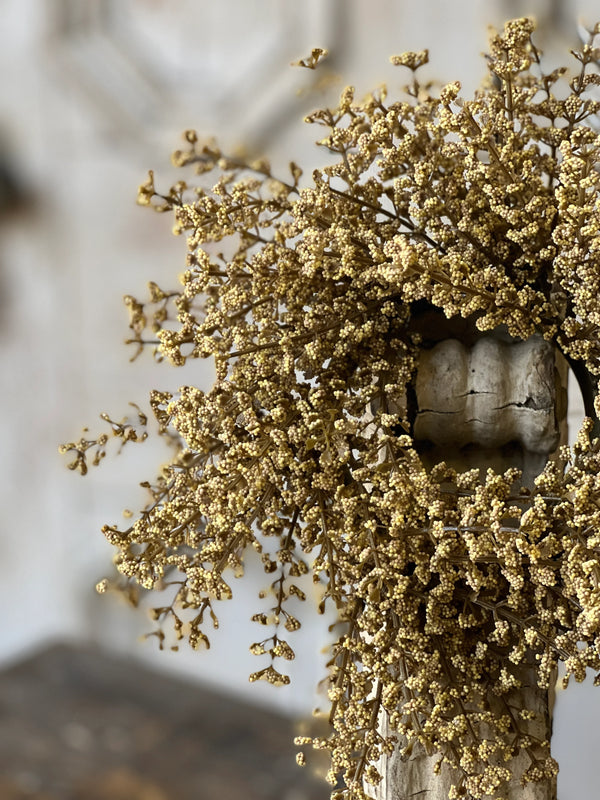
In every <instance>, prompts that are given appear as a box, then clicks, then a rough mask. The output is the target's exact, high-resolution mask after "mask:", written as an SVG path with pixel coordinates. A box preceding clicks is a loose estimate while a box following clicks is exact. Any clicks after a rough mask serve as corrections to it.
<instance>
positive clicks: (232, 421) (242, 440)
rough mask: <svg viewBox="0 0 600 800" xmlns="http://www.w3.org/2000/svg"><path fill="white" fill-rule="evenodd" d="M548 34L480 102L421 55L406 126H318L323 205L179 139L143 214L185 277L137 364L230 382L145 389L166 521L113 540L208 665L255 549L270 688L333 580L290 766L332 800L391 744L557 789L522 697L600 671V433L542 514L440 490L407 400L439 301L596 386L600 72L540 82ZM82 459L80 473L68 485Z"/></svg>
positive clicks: (357, 109) (504, 67)
mask: <svg viewBox="0 0 600 800" xmlns="http://www.w3.org/2000/svg"><path fill="white" fill-rule="evenodd" d="M533 29H534V26H533V24H532V22H531V21H529V20H527V19H520V20H513V21H511V22H509V23H507V25H506V27H505V30H504V33H503V34H502V35H497V36H495V37H494V39H493V40H492V42H491V49H490V54H489V57H488V68H489V73H490V76H489V79H488V82H487V83H486V84H485V85H484V87H483V88H482V89H481V90H480V91H479V92H478V93H476V95H475V97H474V99H472V100H462V99H459V89H460V87H459V85H458V84H457V83H452V84H449V85H447V86H445V87H444V88H442V89H441V91H435V90H434V89H433V87H432V85H430V84H424V83H422V82H420V80H419V77H418V73H419V68H420V67H421V66H422V65H423V64H425V63H426V62H427V53H426V51H423V52H421V53H405V54H404V55H402V56H398V57H396V58H394V59H393V61H394V63H396V64H398V65H402V66H404V67H408V69H409V70H410V71H411V73H412V82H411V84H410V86H408V87H407V88H406V90H405V92H404V95H403V97H402V99H400V100H398V101H389V100H388V99H387V97H386V91H385V89H380V90H379V91H377V92H375V93H373V94H372V95H370V96H369V97H367V98H366V99H365V100H363V101H361V102H358V101H357V100H356V99H355V98H354V95H353V91H352V89H351V88H348V89H346V90H345V91H344V92H343V94H342V96H341V99H340V103H339V105H338V107H337V108H333V109H324V110H320V111H316V112H315V113H314V114H312V115H311V116H310V117H309V118H308V121H309V122H311V123H314V124H317V125H321V126H323V127H324V129H325V135H324V138H322V139H321V141H320V144H321V145H322V146H324V147H325V148H326V149H327V150H328V151H329V152H330V153H333V154H334V156H335V158H334V163H333V164H332V165H331V166H327V167H325V168H324V169H321V170H316V171H315V172H314V173H313V175H312V180H310V181H308V180H306V181H303V180H302V172H301V170H300V168H299V167H298V166H297V165H295V164H293V163H292V164H291V165H290V177H289V178H277V177H275V176H273V175H272V173H271V170H270V167H269V165H268V164H267V163H266V162H253V163H246V162H244V161H240V160H233V159H230V158H227V157H226V156H224V155H223V154H222V153H221V152H220V151H219V149H218V148H217V147H216V146H212V145H211V146H202V145H201V144H200V143H199V142H198V141H197V137H196V135H195V134H194V133H193V132H188V133H187V134H186V140H187V146H186V148H185V149H184V150H181V151H178V152H176V153H175V155H174V161H175V164H176V165H178V166H180V167H182V168H184V169H186V170H187V171H188V173H189V174H191V175H192V178H191V179H189V181H190V182H189V183H187V182H184V181H181V182H179V183H177V184H176V185H175V186H174V187H173V188H172V189H171V190H170V191H169V192H168V193H167V194H159V193H158V192H157V191H156V190H155V186H154V181H153V176H152V173H151V174H150V179H149V180H148V182H147V183H145V184H144V185H143V186H142V187H141V189H140V195H139V201H140V203H142V204H145V205H150V206H152V207H153V208H154V209H156V210H158V211H165V212H172V213H173V214H174V218H175V233H185V234H186V235H187V237H188V245H189V253H188V257H187V268H186V271H185V273H184V274H183V276H182V278H181V284H182V285H181V287H180V288H179V289H177V290H176V291H172V292H165V291H162V290H161V289H159V288H158V287H157V286H156V285H155V284H151V297H150V299H149V301H148V302H146V303H141V302H138V301H136V300H134V299H132V298H128V299H127V302H128V304H129V308H130V311H131V328H132V330H133V339H132V341H134V342H135V343H137V345H138V347H139V348H140V349H141V348H143V347H145V346H146V345H148V344H149V345H150V346H151V347H154V348H155V353H156V354H157V355H158V357H160V358H162V357H165V358H167V359H168V360H169V361H170V362H171V363H172V364H174V365H176V366H180V365H182V364H184V363H185V362H186V361H187V360H188V359H194V358H209V357H212V358H213V359H214V363H215V365H216V371H217V378H216V382H215V384H214V386H213V387H212V389H210V391H208V392H206V393H205V392H203V391H201V390H200V389H198V388H197V387H195V386H184V387H182V388H181V389H180V390H179V391H178V392H177V393H175V394H170V393H165V392H157V391H156V392H153V393H152V396H151V405H152V408H153V410H154V414H155V416H156V418H157V420H158V422H159V424H160V430H161V433H163V434H164V435H171V436H176V437H178V438H177V441H178V443H179V444H178V449H177V452H176V455H175V456H174V458H173V460H172V462H171V463H170V464H168V465H167V466H166V467H165V468H164V469H163V471H162V473H161V475H160V477H159V478H158V480H157V481H156V482H155V483H153V484H150V483H147V484H145V485H146V486H147V487H148V489H149V491H150V493H151V496H152V499H151V501H150V503H149V504H148V506H147V507H146V508H145V509H144V510H143V511H142V512H141V514H140V515H139V517H138V518H137V519H136V520H135V522H133V524H132V525H131V526H130V527H128V528H126V529H125V530H121V529H119V528H117V527H115V526H106V527H105V529H104V531H105V534H106V536H107V537H108V539H109V541H110V542H111V543H112V544H114V546H115V547H116V548H117V551H118V553H117V556H116V565H117V568H118V570H119V571H120V572H121V573H122V574H123V575H124V576H126V577H127V579H128V581H130V582H132V583H136V584H139V585H141V586H142V587H145V588H147V589H152V588H157V587H158V588H164V587H165V586H166V585H170V586H172V587H173V592H174V596H173V598H172V601H171V602H170V604H168V605H167V606H164V607H161V608H158V609H156V610H155V617H156V618H157V619H159V620H161V621H164V620H166V619H167V618H170V619H171V620H172V621H173V623H174V625H175V629H176V631H177V634H178V637H179V638H183V637H184V636H185V637H187V638H188V639H189V641H190V643H191V644H192V646H198V645H200V644H201V643H205V644H207V645H208V638H207V634H206V632H205V628H204V623H205V618H206V617H207V615H210V616H211V617H212V619H213V620H216V616H215V602H216V601H217V600H223V599H228V598H230V597H231V595H232V588H231V584H232V578H234V577H239V576H240V575H241V574H242V572H243V563H244V553H245V552H246V551H247V550H248V549H251V550H255V551H257V552H258V553H259V554H260V557H261V558H262V561H263V564H264V569H265V571H266V572H267V573H268V574H269V575H271V576H272V577H273V581H272V583H271V590H272V593H273V597H274V600H273V608H272V610H271V612H270V613H259V614H256V615H255V617H254V619H255V621H256V622H257V623H259V625H262V626H265V628H267V630H265V634H266V638H263V639H262V640H261V641H260V642H257V643H255V644H253V645H252V647H251V650H252V652H254V653H256V654H258V655H263V654H265V655H268V656H270V664H269V665H268V666H266V667H264V668H262V669H261V670H260V671H258V672H256V673H254V674H253V675H252V676H251V680H259V679H261V680H267V681H269V682H270V683H273V684H276V685H277V684H284V683H287V682H288V681H289V678H288V677H287V676H286V675H285V674H284V673H283V672H282V670H281V668H280V667H279V666H278V664H279V663H280V662H281V660H283V661H285V660H286V659H292V658H293V657H294V652H293V649H292V647H291V645H290V643H289V642H288V641H287V638H284V637H287V634H286V633H284V631H289V632H292V631H294V630H296V629H297V628H298V627H299V626H300V622H299V621H298V620H297V619H296V617H295V616H294V615H293V614H292V613H291V611H290V610H289V605H288V601H290V599H291V598H300V599H304V594H303V591H302V590H301V588H299V586H298V585H297V583H295V581H297V578H298V576H301V575H303V574H305V573H307V572H309V571H310V572H312V574H313V577H314V580H315V582H317V583H320V584H322V585H323V587H324V597H323V602H322V606H321V607H322V608H324V607H325V606H326V605H329V604H333V605H334V606H335V607H336V609H337V611H338V613H339V616H340V619H341V621H342V623H343V630H342V632H341V634H340V635H339V638H338V639H337V641H336V642H335V643H334V644H333V647H332V656H331V661H330V668H331V678H330V684H329V698H330V701H331V708H330V712H329V721H330V723H331V732H330V734H329V735H328V736H327V737H324V738H317V739H315V740H310V739H308V738H306V739H305V738H301V739H299V742H298V743H299V744H300V745H305V744H311V743H312V744H313V746H315V747H317V748H320V749H325V750H329V751H330V754H331V770H330V773H329V776H328V778H329V779H330V781H331V783H332V784H336V781H337V780H338V777H339V776H341V777H342V780H343V786H344V788H341V789H340V788H338V789H337V790H335V791H334V793H333V795H332V796H333V797H334V798H336V799H337V800H341V799H342V798H344V799H347V800H349V799H350V798H364V797H366V794H365V788H364V782H365V781H366V782H367V783H372V784H376V783H377V782H378V780H379V775H378V773H377V769H376V766H375V763H376V762H377V760H378V758H379V757H380V755H381V754H382V753H389V752H391V751H392V750H393V748H394V746H395V736H396V735H398V736H400V738H401V739H402V741H404V742H405V744H406V748H407V751H408V750H410V749H412V748H413V747H415V746H416V747H424V748H426V749H427V751H428V752H437V753H439V754H440V759H441V760H444V761H446V762H447V763H449V764H451V765H452V766H454V767H455V768H456V786H455V789H454V791H455V795H454V796H455V797H463V796H469V797H473V798H481V797H484V796H488V795H493V796H495V797H499V796H501V794H502V786H503V783H504V782H505V781H507V780H508V779H509V777H510V774H511V773H510V769H511V766H512V765H511V759H512V758H513V757H514V756H516V755H517V754H518V753H519V752H522V751H526V752H527V753H528V754H529V756H530V766H529V768H528V769H527V770H526V772H525V774H524V775H523V776H522V778H523V781H524V782H527V781H536V780H542V779H544V778H545V777H548V776H550V775H554V774H555V772H556V769H557V766H556V763H555V762H554V760H553V759H552V758H551V757H550V754H549V743H548V742H546V741H540V740H539V739H536V737H535V735H534V733H533V730H534V729H533V728H532V727H531V725H532V719H531V717H532V716H533V713H532V712H531V711H530V710H528V709H523V708H519V707H518V704H517V702H516V701H515V690H516V689H518V685H519V675H522V671H523V669H524V668H526V665H527V664H532V663H533V664H534V665H535V670H536V673H537V680H538V682H539V685H540V686H541V687H547V686H549V685H550V683H551V682H552V681H553V680H554V677H553V676H554V669H555V666H556V664H557V662H559V661H562V662H563V663H564V665H565V669H566V676H567V677H566V678H565V683H566V682H568V680H569V676H573V677H574V678H575V680H577V681H580V680H582V679H583V678H584V676H585V674H586V670H587V668H588V667H590V668H592V669H594V670H596V671H599V670H600V588H599V582H600V444H599V442H598V440H597V439H593V438H592V433H593V432H595V431H593V429H592V425H593V423H592V421H591V419H588V420H586V422H585V423H584V426H583V428H582V430H581V432H580V434H579V438H578V440H577V443H576V444H575V446H574V447H573V448H572V449H568V448H563V450H562V451H561V456H560V459H559V460H556V461H552V462H550V463H548V465H547V467H546V469H545V470H544V472H543V473H542V474H541V475H540V476H539V477H538V478H537V480H536V483H535V488H534V489H532V490H527V489H522V490H520V491H515V481H517V485H518V478H519V476H518V473H517V471H516V470H509V471H508V472H506V473H505V474H503V475H499V474H494V472H493V471H491V470H489V471H488V473H487V475H486V476H485V477H484V478H483V479H480V477H479V475H478V473H477V471H471V472H467V473H463V474H460V473H457V472H456V471H455V470H453V469H450V468H449V467H447V466H446V465H445V464H443V463H442V464H439V465H437V466H435V467H434V468H433V469H431V470H427V469H426V468H425V467H424V465H423V463H422V461H421V459H420V457H419V453H418V451H417V449H416V447H415V443H414V441H413V438H412V436H411V419H410V418H409V415H408V413H407V412H406V410H405V408H406V404H405V403H404V402H403V398H404V395H405V392H406V387H407V385H408V384H409V383H410V382H411V380H412V379H413V377H414V373H415V364H416V358H417V352H418V347H419V337H418V335H417V334H416V333H415V332H414V330H413V329H412V328H411V319H412V317H413V316H414V313H415V309H417V308H419V307H420V305H422V304H423V303H424V302H426V303H427V304H430V305H433V306H435V307H438V308H439V309H442V310H443V312H444V313H445V314H446V316H448V317H453V316H462V317H465V318H471V319H476V324H477V327H478V328H479V329H480V330H481V331H486V330H492V329H494V328H496V327H497V326H499V325H505V326H507V328H508V330H509V332H510V334H511V335H512V336H513V337H516V338H519V339H526V338H528V337H529V336H531V335H532V334H534V333H536V332H537V333H541V334H543V336H544V337H545V338H546V339H548V340H550V341H553V342H555V343H556V345H557V346H558V347H559V348H560V349H561V350H562V351H563V353H565V355H566V356H567V357H568V359H570V361H571V363H572V364H573V365H574V367H575V369H576V371H577V372H578V373H579V374H582V375H584V376H587V384H586V385H587V387H588V388H587V390H586V392H587V393H589V391H592V392H593V391H595V386H596V383H597V379H596V378H594V376H596V375H597V374H598V373H599V372H600V307H599V305H598V297H599V296H600V236H599V233H600V193H599V184H600V171H599V164H600V137H599V136H598V135H597V133H596V132H595V130H594V127H593V125H592V121H593V120H594V116H595V115H596V114H597V113H598V112H599V111H600V103H599V102H598V101H596V100H594V99H593V98H592V97H590V90H592V89H593V88H594V87H595V86H596V85H598V84H599V83H600V75H599V74H598V71H597V69H596V64H597V59H598V52H597V51H596V50H594V48H593V47H592V37H591V38H590V43H589V44H586V45H585V46H583V47H582V48H581V50H579V51H576V52H574V53H573V55H574V57H575V60H576V62H577V69H576V71H575V75H574V77H571V78H569V77H568V76H566V75H565V73H566V70H564V69H558V70H555V71H553V72H551V73H546V72H545V71H544V69H543V67H542V65H541V63H540V52H539V50H538V49H537V47H536V46H535V44H534V43H533V42H532V39H531V35H532V32H533ZM595 32H596V33H597V32H598V28H596V31H595ZM557 87H559V88H557ZM215 174H216V175H217V177H216V178H215V177H214V175H215ZM215 242H218V243H221V244H220V245H219V246H220V247H221V248H222V250H223V252H222V253H221V254H218V255H216V254H215V253H216V249H215V248H214V247H212V243H215ZM149 329H150V330H151V333H150V334H149V335H148V334H147V333H146V331H147V330H149ZM589 387H592V388H591V390H590V388H589ZM584 388H585V386H584ZM594 402H595V405H596V411H597V410H598V407H599V402H600V401H599V400H598V398H597V397H596V399H595V401H594V399H593V395H592V396H590V397H588V408H587V411H588V413H589V414H590V415H595V411H594V407H593V403H594ZM113 430H114V423H113ZM127 430H128V429H127ZM119 435H121V434H119ZM127 437H128V438H134V437H133V436H132V435H131V434H127ZM121 438H124V437H123V436H121ZM84 444H86V445H87V447H89V446H90V444H91V443H90V442H89V441H87V440H86V441H84ZM80 445H81V443H79V444H72V445H70V446H66V448H65V449H66V450H69V449H70V450H72V451H74V452H75V455H76V459H75V462H74V464H73V466H75V467H81V466H82V465H83V464H84V463H85V453H84V449H82V447H81V446H80ZM101 449H102V448H101ZM168 576H170V578H169V581H166V578H167V577H168ZM159 635H160V636H163V635H164V634H163V633H162V631H160V632H159ZM598 681H599V678H598V677H597V678H596V682H598ZM383 714H387V716H388V718H389V723H390V725H391V729H392V731H394V732H395V735H394V736H392V737H387V738H386V737H383V736H382V735H381V733H380V730H381V729H380V728H379V727H378V720H380V718H381V716H382V715H383ZM299 760H300V761H302V760H303V757H302V755H301V756H300V758H299ZM440 763H441V762H440Z"/></svg>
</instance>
